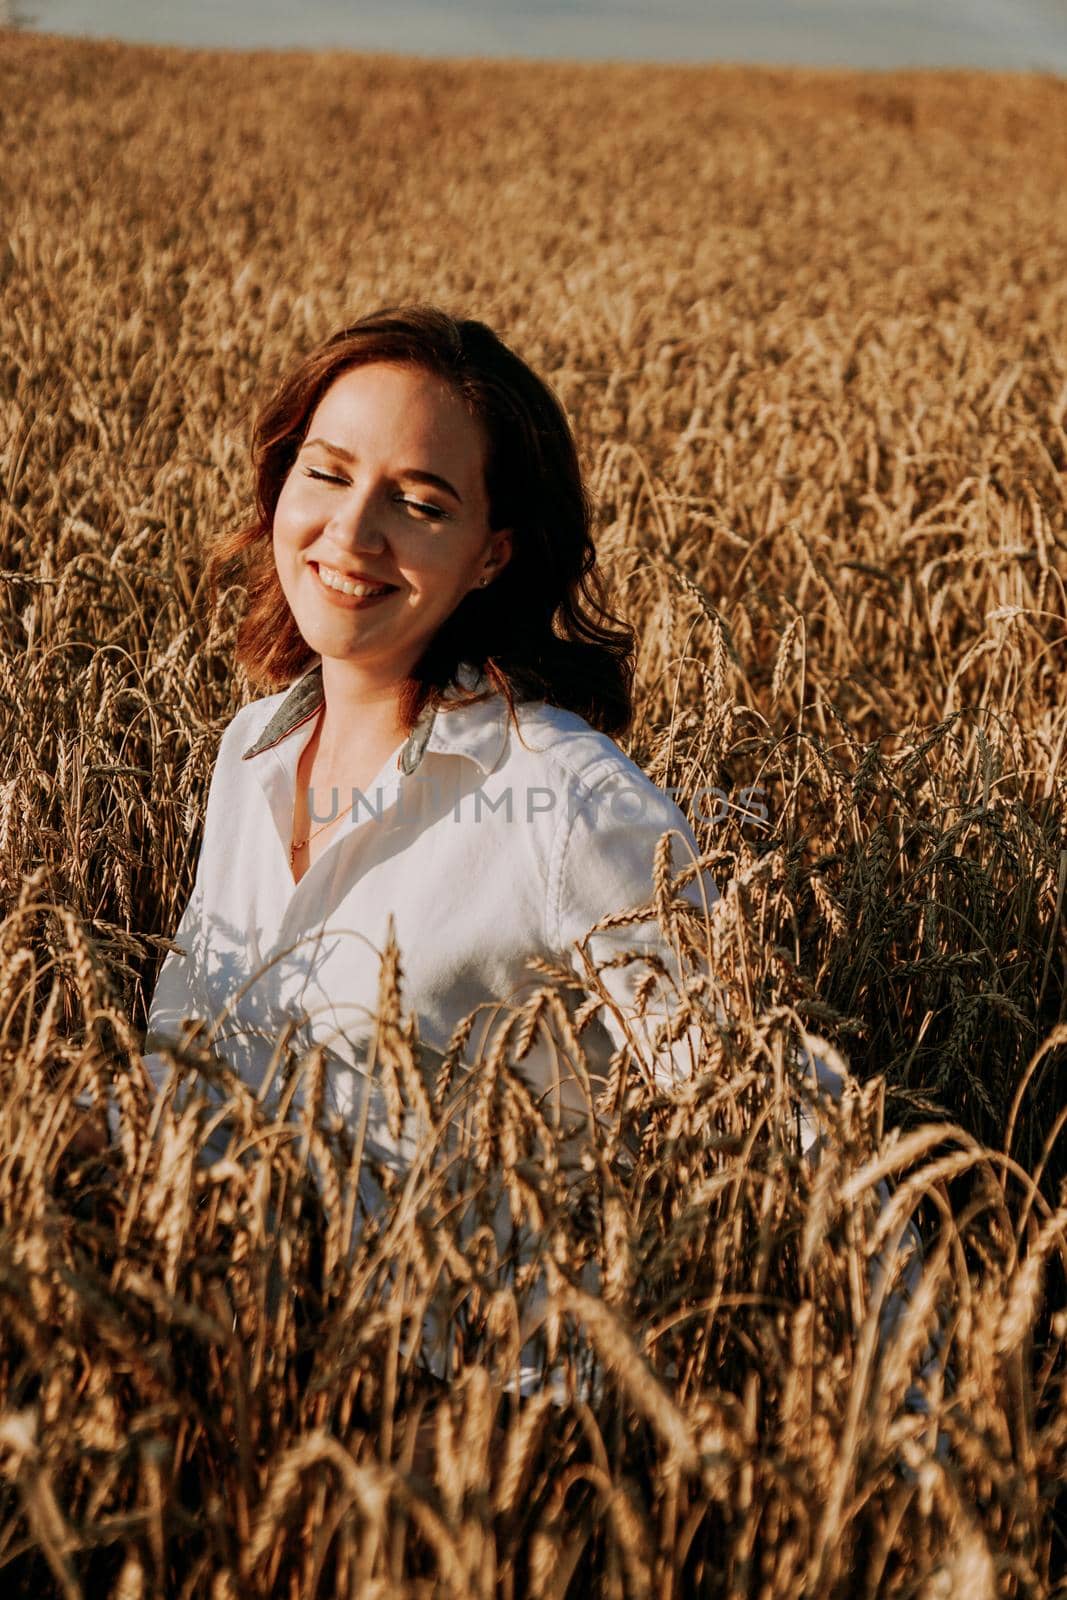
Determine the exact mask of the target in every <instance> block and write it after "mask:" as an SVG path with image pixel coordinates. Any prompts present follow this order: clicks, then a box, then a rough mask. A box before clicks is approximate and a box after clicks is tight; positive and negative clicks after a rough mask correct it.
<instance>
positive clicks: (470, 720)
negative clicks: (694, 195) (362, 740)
mask: <svg viewBox="0 0 1067 1600" xmlns="http://www.w3.org/2000/svg"><path fill="white" fill-rule="evenodd" d="M456 680H457V682H458V684H459V685H460V687H461V688H463V689H475V688H484V687H487V684H488V680H487V679H486V677H485V675H484V673H480V672H479V671H478V668H477V667H475V666H473V665H472V664H471V663H470V662H467V661H463V662H461V663H460V665H459V667H458V668H457V670H456ZM452 697H453V696H452V694H450V692H449V691H448V690H446V691H445V701H446V704H444V705H442V706H441V707H439V708H438V710H437V712H436V713H435V711H434V709H433V708H432V707H431V706H427V707H426V708H425V709H424V710H423V712H422V713H421V715H420V717H419V720H418V722H416V724H415V727H414V728H413V729H412V731H411V733H410V735H409V736H408V739H407V742H406V743H405V745H404V748H403V750H402V751H401V752H400V758H399V767H400V770H401V771H402V772H404V773H406V774H407V775H408V776H409V777H410V775H411V774H412V773H413V772H414V771H415V769H416V767H417V766H418V765H419V762H420V761H421V760H422V758H423V755H424V754H425V753H426V751H427V750H430V751H434V752H438V753H441V754H446V755H461V756H466V757H467V758H468V760H470V761H473V762H474V763H475V764H476V765H477V766H478V767H480V768H481V770H482V772H484V773H490V772H492V771H493V769H494V768H495V767H496V765H497V763H498V762H499V760H500V757H501V755H502V753H503V749H504V743H505V741H506V739H507V702H506V701H505V699H504V696H503V695H502V694H500V693H496V694H493V695H491V696H490V698H489V699H487V700H481V701H479V702H477V703H476V704H475V705H469V706H456V707H453V708H450V707H449V706H448V705H447V700H448V699H450V698H452ZM322 701H323V689H322V663H321V661H318V662H316V663H315V665H314V666H313V667H311V668H310V670H309V671H308V672H306V673H305V674H304V675H303V677H302V678H298V679H297V681H296V683H294V684H293V686H292V688H291V689H290V690H289V692H288V694H287V695H286V696H285V699H284V700H283V701H282V703H281V705H280V706H278V708H277V710H276V711H275V712H274V714H273V716H272V717H271V718H270V720H269V721H268V723H267V726H266V727H265V728H264V729H263V732H262V733H261V734H260V735H259V737H258V738H257V739H256V740H255V742H254V743H253V744H250V745H249V747H248V749H247V750H246V751H245V752H244V754H243V756H242V758H241V759H242V760H244V761H248V760H249V759H250V757H252V756H258V755H261V754H262V753H263V751H264V750H269V749H271V748H272V747H273V746H274V745H276V744H279V743H280V742H281V740H282V739H285V738H287V737H288V735H289V734H290V733H292V732H293V730H294V729H295V728H297V727H299V725H300V724H301V723H303V722H306V721H307V720H308V718H309V717H311V716H313V715H314V714H315V712H316V711H318V709H319V707H320V706H321V705H322Z"/></svg>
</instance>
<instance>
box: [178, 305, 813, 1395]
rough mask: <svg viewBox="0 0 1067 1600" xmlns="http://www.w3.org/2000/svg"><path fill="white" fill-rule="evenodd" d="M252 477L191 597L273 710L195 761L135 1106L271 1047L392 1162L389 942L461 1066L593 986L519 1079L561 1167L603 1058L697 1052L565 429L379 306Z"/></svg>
mask: <svg viewBox="0 0 1067 1600" xmlns="http://www.w3.org/2000/svg"><path fill="white" fill-rule="evenodd" d="M254 459H255V465H256V471H257V479H256V508H257V514H256V516H255V518H254V520H253V521H252V522H251V524H250V525H249V526H248V527H247V528H245V529H244V530H242V531H241V532H239V533H238V534H236V535H234V536H232V537H230V538H228V539H227V540H225V541H223V542H222V544H221V545H220V546H219V547H218V549H217V550H216V551H215V553H214V556H213V558H212V561H211V563H210V567H209V577H210V579H211V582H212V583H213V585H214V586H215V588H216V590H217V589H218V588H219V587H220V586H221V585H222V584H224V583H229V582H232V581H233V580H234V579H235V578H237V579H239V580H240V581H241V582H242V583H243V584H244V585H245V587H246V588H247V591H248V596H249V602H250V603H249V606H248V610H247V614H246V616H245V618H244V621H243V623H242V625H241V628H240V631H239V634H238V642H237V655H238V659H239V661H240V662H241V664H242V665H243V666H244V668H245V669H246V671H247V672H248V673H249V675H250V676H251V677H252V679H253V680H254V681H258V682H260V683H262V684H263V685H264V686H267V687H275V688H276V692H275V693H273V694H270V695H268V696H267V697H266V698H263V699H259V700H256V701H253V702H252V703H251V704H249V705H246V706H244V707H243V708H242V709H241V710H240V711H239V712H238V713H237V715H236V716H235V717H234V718H233V720H232V721H231V722H230V724H229V726H228V727H227V728H226V730H225V732H224V734H223V737H222V742H221V745H220V749H219V753H218V759H217V762H216V765H215V770H214V773H213V776H212V781H211V787H210V792H209V797H208V806H207V815H206V819H205V828H204V838H203V845H202V848H201V852H200V858H199V862H198V867H197V873H196V882H195V886H194V890H193V894H192V896H191V898H190V900H189V903H188V905H187V907H186V909H185V913H184V915H183V917H182V919H181V923H180V926H179V928H178V931H177V934H176V944H177V945H178V947H179V950H178V951H176V952H172V953H171V954H170V955H168V957H167V959H166V961H165V963H164V965H163V969H162V971H161V973H160V977H159V981H158V984H157V987H156V990H155V994H154V996H153V1000H152V1005H151V1010H150V1017H149V1037H148V1040H147V1046H148V1048H149V1050H150V1052H151V1053H150V1054H149V1056H148V1057H147V1062H148V1065H149V1069H150V1071H151V1072H152V1075H153V1077H154V1078H155V1079H156V1081H157V1083H159V1082H161V1081H162V1078H163V1077H164V1076H165V1074H166V1072H167V1070H168V1063H167V1061H166V1058H165V1057H164V1056H162V1055H161V1054H159V1053H158V1051H159V1047H160V1046H161V1045H163V1044H165V1043H168V1042H169V1043H173V1042H174V1041H175V1040H176V1039H177V1038H178V1037H179V1035H180V1031H181V1023H182V1021H183V1019H185V1018H187V1017H193V1016H196V1017H200V1018H204V1019H207V1020H209V1021H210V1023H211V1028H210V1032H209V1035H208V1041H207V1042H209V1043H211V1044H213V1045H214V1047H215V1048H216V1050H217V1051H218V1053H219V1054H220V1055H221V1056H223V1057H224V1058H225V1059H226V1060H227V1061H228V1062H229V1063H230V1064H231V1065H232V1066H233V1068H234V1069H235V1070H236V1072H237V1073H238V1074H239V1075H240V1077H241V1078H242V1079H243V1080H244V1081H245V1082H246V1083H248V1084H249V1086H250V1087H251V1088H252V1089H253V1090H255V1091H256V1092H259V1091H260V1089H261V1086H262V1084H263V1081H264V1077H265V1075H266V1074H269V1073H271V1072H272V1071H274V1069H275V1068H276V1066H277V1044H278V1039H279V1036H281V1035H287V1036H289V1038H290V1043H291V1044H292V1045H293V1046H295V1047H296V1048H302V1047H303V1048H306V1047H308V1046H311V1045H320V1046H323V1047H324V1049H325V1051H326V1056H327V1060H328V1063H329V1066H328V1073H327V1079H326V1086H325V1089H326V1100H327V1105H328V1107H329V1109H331V1110H332V1111H333V1112H334V1113H336V1114H338V1115H339V1116H340V1117H341V1118H343V1119H344V1120H345V1121H347V1122H348V1124H349V1125H350V1127H352V1128H353V1130H357V1129H358V1131H359V1137H360V1138H361V1139H362V1140H363V1141H364V1148H365V1149H366V1150H367V1151H368V1153H369V1154H370V1155H371V1156H372V1157H373V1158H375V1160H376V1161H377V1162H378V1163H385V1164H393V1163H398V1164H399V1163H404V1162H406V1161H407V1160H408V1159H409V1158H410V1156H411V1155H412V1153H413V1144H412V1141H411V1140H410V1139H409V1138H406V1137H405V1131H404V1128H403V1127H402V1126H401V1125H400V1124H399V1122H398V1118H397V1115H396V1108H395V1103H394V1104H393V1106H392V1109H391V1107H390V1099H389V1095H388V1093H387V1092H386V1090H385V1087H384V1086H383V1084H382V1082H381V1080H380V1078H379V1076H378V1075H377V1073H376V1070H375V1068H376V1063H375V1059H374V1038H375V1027H376V1022H375V1018H376V1013H377V1011H378V1008H379V993H380V989H379V985H380V975H381V970H382V959H383V956H386V955H388V954H389V952H390V950H391V949H392V948H393V944H392V941H394V940H395V946H396V947H398V948H399V956H400V964H401V971H402V978H403V1003H404V1006H405V1009H407V1010H409V1011H410V1012H412V1013H413V1014H414V1016H415V1019H416V1022H417V1028H418V1033H419V1038H420V1040H421V1042H422V1043H423V1045H425V1046H429V1047H430V1051H431V1052H437V1053H438V1054H444V1053H447V1052H449V1049H450V1046H452V1045H458V1046H460V1047H462V1048H464V1049H465V1052H466V1055H467V1059H468V1060H470V1061H476V1060H478V1059H479V1058H481V1057H482V1056H483V1054H484V1053H485V1052H486V1051H487V1050H491V1048H492V1045H493V1042H494V1040H495V1039H498V1038H499V1035H496V1034H494V1031H493V1030H494V1024H497V1023H499V1022H500V1017H499V1012H500V1010H501V1007H502V1006H503V1007H505V1008H506V1007H514V1006H516V1005H517V1004H518V1003H520V1002H521V1001H522V1000H523V998H524V997H528V996H529V995H530V994H531V992H532V991H533V990H535V989H536V988H537V987H538V986H539V985H541V984H542V983H543V977H542V975H541V973H540V972H538V971H534V970H531V967H530V960H531V958H540V961H541V962H542V963H545V962H547V963H549V964H551V965H552V966H553V967H555V968H557V969H558V968H559V967H560V966H567V967H569V968H571V969H572V970H573V971H574V972H576V973H577V974H578V975H580V976H581V977H583V979H589V978H590V975H591V974H592V972H593V969H594V968H595V969H597V972H598V976H597V977H596V979H595V984H596V992H597V993H598V994H599V995H600V996H601V998H602V1002H603V1003H602V1005H601V1006H600V1008H599V1011H598V1014H597V1016H596V1017H595V1018H594V1020H593V1021H592V1022H591V1023H589V1025H588V1027H587V1029H586V1031H585V1032H584V1033H583V1036H582V1045H583V1047H584V1053H585V1056H586V1058H587V1061H591V1062H592V1065H593V1070H592V1072H591V1073H589V1074H588V1076H587V1075H586V1064H585V1063H582V1064H581V1065H580V1066H579V1064H577V1063H576V1062H575V1061H574V1060H573V1059H572V1058H571V1057H569V1055H568V1040H567V1037H566V1029H563V1030H562V1034H561V1036H560V1037H558V1038H556V1039H553V1038H552V1037H550V1036H549V1035H550V1030H549V1034H546V1035H545V1036H542V1037H540V1038H539V1039H538V1040H537V1042H535V1043H534V1045H533V1047H532V1048H530V1049H527V1048H526V1044H527V1043H528V1041H524V1047H523V1049H522V1050H521V1051H519V1052H517V1053H518V1054H519V1056H520V1057H521V1060H520V1061H519V1062H518V1063H517V1064H516V1070H518V1071H521V1073H522V1074H523V1075H524V1076H525V1077H526V1080H527V1082H528V1083H529V1086H530V1088H531V1089H532V1090H533V1092H534V1095H535V1098H536V1099H537V1101H538V1103H539V1106H540V1109H541V1111H542V1114H544V1115H545V1116H547V1117H548V1119H549V1121H550V1122H552V1123H554V1125H555V1127H556V1129H557V1130H558V1132H559V1134H560V1135H561V1136H562V1137H563V1138H564V1139H565V1140H566V1142H567V1144H568V1146H569V1147H570V1149H571V1150H572V1151H573V1149H574V1145H573V1143H572V1139H574V1138H577V1139H578V1140H580V1135H581V1130H582V1127H583V1125H585V1119H586V1118H587V1117H589V1116H590V1115H591V1114H594V1113H595V1109H596V1101H597V1096H598V1091H599V1090H600V1089H601V1088H602V1087H603V1082H604V1077H605V1074H606V1072H607V1068H608V1065H609V1062H610V1059H611V1057H612V1054H613V1052H614V1051H616V1050H619V1049H620V1048H621V1047H623V1046H626V1047H628V1048H629V1051H630V1052H631V1060H632V1062H633V1064H634V1067H635V1070H645V1071H648V1072H650V1073H652V1074H655V1075H656V1076H657V1077H659V1076H660V1075H674V1074H675V1073H676V1072H678V1071H681V1072H683V1073H688V1072H689V1071H692V1070H693V1069H694V1067H695V1065H696V1062H695V1059H694V1058H695V1051H696V1046H697V1042H698V1040H699V1029H698V1028H697V1027H696V1026H694V1027H693V1028H692V1029H691V1030H690V1031H689V1032H688V1033H685V1034H683V1035H682V1037H681V1038H680V1039H679V1040H678V1041H676V1042H675V1043H674V1044H673V1045H669V1046H664V1047H662V1048H658V1047H657V1043H656V1033H657V1029H656V1022H657V1020H662V1019H664V1018H666V1017H668V1016H669V1014H670V1011H671V1009H672V1006H671V1000H672V986H673V982H674V981H676V980H677V979H678V978H679V976H680V966H681V963H680V959H678V958H676V956H675V953H674V952H673V951H672V950H671V948H670V945H669V943H668V941H667V940H666V939H665V937H664V935H663V934H662V933H661V931H660V929H659V927H658V925H657V922H656V919H655V915H654V913H653V910H652V906H651V904H650V901H651V899H652V891H653V879H654V878H655V879H656V883H657V886H658V891H659V898H660V900H661V901H662V899H663V889H664V885H665V882H666V870H667V868H668V866H669V867H670V868H672V869H673V870H675V871H677V870H679V869H681V868H682V867H684V866H686V865H688V864H690V863H691V862H692V861H694V860H696V859H697V857H698V851H697V846H696V841H695V839H694V837H693V834H692V832H691V830H690V828H689V826H688V824H687V822H686V820H685V818H684V816H683V815H682V813H681V811H680V810H679V809H678V807H677V806H676V805H675V804H674V803H673V802H672V801H671V800H669V799H668V798H667V796H666V795H664V794H663V793H662V792H661V791H660V790H658V789H657V788H656V787H655V786H654V785H653V784H652V783H651V782H650V780H649V779H648V778H647V777H646V776H645V775H644V774H643V773H642V772H641V771H640V769H639V768H637V767H636V766H635V765H634V764H633V763H632V762H631V761H630V760H628V758H627V757H626V756H625V755H624V754H623V753H622V751H621V750H620V749H619V747H618V745H617V744H616V743H615V742H614V739H613V737H612V735H615V734H620V733H622V732H624V731H625V729H626V728H627V727H628V726H629V724H630V721H631V718H632V714H633V707H632V700H631V672H632V656H633V638H632V634H631V631H630V630H629V629H628V628H627V627H625V626H623V625H622V624H621V623H620V622H618V621H617V620H616V619H615V618H613V617H612V616H611V615H610V613H609V612H608V611H607V609H606V607H605V604H604V598H603V597H604V589H603V585H602V582H601V579H600V576H599V574H598V571H597V567H596V560H595V552H594V548H593V544H592V540H591V536H590V507H589V503H588V500H587V497H586V495H585V492H584V490H583V486H582V481H581V474H580V470H579V465H578V458H577V452H576V449H575V443H574V439H573V435H572V433H571V430H570V427H569V425H568V422H567V419H566V417H565V415H564V413H563V410H562V408H561V406H560V405H559V402H558V401H557V400H556V398H555V397H554V395H553V394H552V392H551V391H550V390H549V389H548V387H547V386H546V385H545V384H544V383H543V382H542V381H541V380H540V379H539V378H538V377H537V376H536V375H535V374H534V373H533V372H532V371H531V370H530V368H529V367H528V366H526V365H525V364H524V363H523V362H522V361H521V360H520V359H519V358H518V357H517V356H516V355H515V354H514V353H513V352H512V351H510V350H509V349H508V348H507V347H506V346H505V345H504V344H503V343H501V341H500V340H499V339H498V338H497V337H496V336H495V335H494V334H493V333H492V332H491V331H490V330H489V329H488V328H487V327H486V326H485V325H484V324H482V323H480V322H475V321H456V320H454V319H452V318H451V317H449V316H446V315H445V314H444V313H443V312H441V311H438V310H435V309H432V308H428V307H402V308H398V309H392V310H386V311H382V312H379V313H377V314H375V315H373V316H368V317H365V318H363V319H361V320H360V321H359V322H357V323H355V324H354V325H353V326H351V327H349V328H346V329H342V330H341V331H340V332H338V333H336V334H335V335H333V337H332V338H330V339H328V340H327V341H326V342H325V343H324V344H323V345H321V346H320V347H319V348H318V349H316V350H314V351H313V352H312V353H311V354H310V355H309V356H307V357H305V358H304V359H303V360H301V361H299V362H297V364H296V365H295V366H294V368H293V369H292V370H291V371H290V372H289V374H288V375H287V376H286V377H285V378H284V380H283V382H282V383H281V385H280V387H279V388H278V390H277V392H276V394H275V395H274V396H273V398H272V399H271V400H270V401H269V402H268V403H267V405H266V406H265V407H264V409H263V411H262V412H261V414H260V416H259V419H258V422H257V425H256V430H255V442H254ZM279 685H286V686H288V687H285V688H277V687H276V686H279ZM664 839H666V840H667V841H669V857H668V853H667V848H666V847H665V846H664V845H663V843H662V841H663V840H664ZM685 893H686V895H687V897H688V898H689V899H690V901H691V903H692V905H693V906H694V908H695V909H698V910H703V911H704V912H705V913H706V911H707V908H708V905H709V904H710V902H711V901H712V900H713V899H714V898H715V893H716V891H715V888H714V884H713V883H712V882H711V880H710V878H709V877H707V876H706V875H701V874H700V873H698V872H697V873H694V874H693V875H692V876H691V878H690V880H689V884H688V888H687V889H686V890H685ZM641 905H644V906H645V907H646V914H645V916H644V917H643V919H642V918H638V920H637V921H634V920H633V919H632V918H631V919H625V918H624V917H623V916H622V914H623V913H625V912H626V911H627V910H628V909H630V908H633V907H637V906H641ZM600 924H606V925H604V926H598V925H600ZM594 929H595V930H596V931H595V932H593V933H592V934H591V936H590V937H588V938H587V935H590V930H594ZM635 950H636V951H637V952H638V954H639V956H643V957H649V958H652V959H651V960H649V961H645V960H642V959H637V960H631V959H628V956H629V954H630V953H631V952H633V951H635ZM651 991H654V992H651ZM506 1020H507V1017H506V1016H505V1019H504V1021H505V1024H506ZM811 1044H817V1041H809V1047H808V1048H807V1049H806V1051H805V1054H806V1065H807V1067H808V1068H810V1069H811V1070H812V1071H813V1072H814V1074H815V1076H816V1077H817V1078H818V1080H819V1082H820V1083H821V1084H822V1085H823V1087H824V1088H826V1089H828V1090H829V1091H830V1092H831V1093H832V1094H836V1093H837V1092H838V1091H839V1088H840V1083H841V1077H840V1071H839V1070H838V1069H836V1068H835V1067H834V1066H832V1065H831V1064H830V1062H828V1061H827V1060H826V1059H824V1058H822V1057H820V1055H819V1053H818V1051H817V1050H812V1049H811V1048H810V1046H811ZM814 1134H815V1130H814V1127H813V1126H812V1125H809V1126H808V1127H806V1128H804V1129H803V1130H802V1143H803V1145H804V1147H805V1148H808V1149H813V1148H814V1143H815V1138H814ZM220 1138H221V1135H220ZM209 1148H210V1147H209ZM215 1148H216V1149H221V1146H220V1145H219V1144H218V1143H216V1145H215ZM530 1371H531V1372H532V1373H533V1374H534V1376H535V1377H536V1371H535V1369H534V1368H531V1369H530Z"/></svg>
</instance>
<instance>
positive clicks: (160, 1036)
mask: <svg viewBox="0 0 1067 1600" xmlns="http://www.w3.org/2000/svg"><path fill="white" fill-rule="evenodd" d="M247 710H248V707H244V708H243V709H242V710H241V711H238V712H237V714H236V715H235V716H234V717H233V718H232V720H231V721H230V722H229V724H228V725H227V727H226V729H225V730H224V732H223V735H222V739H221V741H220V743H219V750H218V755H217V756H216V759H215V765H214V768H213V770H212V773H211V780H210V783H209V786H208V798H207V808H206V811H205V815H204V832H203V837H202V839H201V844H200V853H199V856H198V858H197V863H196V874H195V878H194V882H193V889H192V893H191V894H190V896H189V899H188V900H187V901H186V904H185V909H184V910H183V912H182V915H181V918H180V919H179V922H178V926H177V929H176V930H175V932H174V935H173V940H172V942H173V943H174V944H175V945H177V946H178V949H177V950H169V951H168V952H167V954H166V956H165V958H164V961H163V965H162V967H161V968H160V970H159V976H158V977H157V979H156V986H155V989H154V990H153V993H152V999H151V1002H150V1004H149V1008H148V1026H147V1029H146V1032H145V1047H144V1052H143V1060H144V1063H145V1066H146V1067H147V1069H148V1074H149V1077H150V1078H151V1079H152V1082H153V1084H154V1085H155V1087H156V1089H157V1091H158V1090H159V1088H160V1087H161V1086H162V1084H163V1082H164V1080H165V1079H166V1076H167V1073H168V1071H169V1070H170V1069H169V1066H168V1064H167V1062H166V1061H165V1060H164V1058H163V1056H162V1055H161V1054H160V1048H161V1046H162V1045H164V1044H175V1043H178V1042H180V1040H181V1037H182V1022H183V1021H184V1020H185V1019H186V1018H199V1019H200V1020H202V1021H208V1020H210V1019H211V1017H212V1016H213V1009H212V1007H211V1005H210V1003H209V1001H208V999H207V995H206V990H205V986H204V984H203V981H202V976H203V972H204V963H205V961H206V959H207V956H206V949H207V932H208V916H209V913H210V905H209V903H208V901H209V897H210V881H209V880H210V876H211V874H210V871H209V870H208V867H207V865H206V864H207V863H208V862H210V861H213V860H214V861H217V860H218V859H219V854H218V849H217V845H218V843H219V841H220V837H221V836H222V833H223V831H224V829H225V826H226V818H225V815H224V813H225V811H226V799H225V794H224V790H225V788H226V767H227V763H228V762H229V761H230V760H231V759H232V757H233V751H234V748H235V746H236V744H237V743H238V742H239V741H240V739H241V734H242V732H243V731H247V726H246V724H245V720H244V712H245V711H247Z"/></svg>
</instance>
